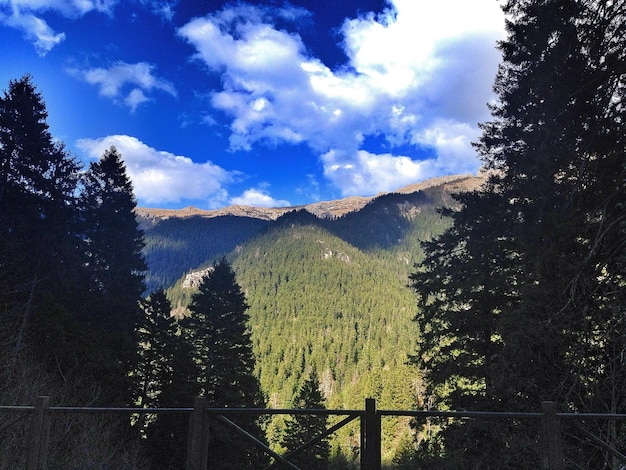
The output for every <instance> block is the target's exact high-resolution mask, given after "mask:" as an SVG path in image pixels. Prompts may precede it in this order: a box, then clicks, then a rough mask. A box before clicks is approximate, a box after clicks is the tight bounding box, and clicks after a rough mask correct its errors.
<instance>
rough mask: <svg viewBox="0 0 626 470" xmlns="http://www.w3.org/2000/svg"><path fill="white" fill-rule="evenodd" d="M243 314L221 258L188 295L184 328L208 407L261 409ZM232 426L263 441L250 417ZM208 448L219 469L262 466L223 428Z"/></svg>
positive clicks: (238, 290)
mask: <svg viewBox="0 0 626 470" xmlns="http://www.w3.org/2000/svg"><path fill="white" fill-rule="evenodd" d="M247 309H248V305H247V303H246V299H245V296H244V294H243V292H242V291H241V287H240V286H239V285H238V284H237V282H236V279H235V273H234V272H233V270H232V268H231V266H230V265H229V264H228V262H227V261H226V260H224V259H222V260H221V261H219V262H217V263H215V264H214V265H213V267H212V269H211V270H209V272H208V273H207V274H206V276H205V277H204V278H203V279H202V281H201V283H200V286H199V288H198V292H197V293H196V294H194V295H193V297H192V301H191V304H190V306H189V310H190V312H191V315H190V316H189V317H188V318H187V319H186V321H185V323H184V326H185V328H186V330H187V332H188V333H187V334H188V335H189V338H190V341H191V344H192V346H193V348H194V356H195V358H196V361H197V363H198V365H199V367H200V377H199V385H200V390H201V393H202V394H203V395H204V396H206V397H207V399H208V403H209V406H211V407H228V408H234V407H247V408H259V407H263V406H264V399H263V394H262V392H261V388H260V385H259V382H258V380H257V378H256V377H255V376H254V355H253V352H252V343H251V341H250V332H249V331H248V315H247V313H246V311H247ZM233 421H234V422H235V423H236V424H237V425H240V426H242V427H243V428H244V429H246V431H247V432H249V433H251V434H253V435H255V436H257V438H259V439H261V440H263V439H264V438H263V433H262V431H261V429H260V427H259V425H258V423H257V422H256V418H255V417H254V416H248V415H242V416H241V417H235V418H233ZM210 447H211V449H210V454H211V456H212V458H213V459H214V461H215V462H216V465H217V466H218V467H219V468H224V469H229V468H232V469H237V468H257V467H258V466H259V465H262V464H263V462H264V458H263V457H262V454H261V453H259V451H258V450H257V449H256V448H254V447H253V446H252V445H251V444H250V443H249V442H248V441H247V440H245V439H243V438H242V437H241V436H240V435H238V434H236V433H233V432H232V431H231V430H229V429H228V428H226V427H224V426H223V425H216V428H215V432H213V433H212V434H211V442H210Z"/></svg>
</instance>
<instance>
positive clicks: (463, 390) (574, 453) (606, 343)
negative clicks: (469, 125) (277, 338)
mask: <svg viewBox="0 0 626 470" xmlns="http://www.w3.org/2000/svg"><path fill="white" fill-rule="evenodd" d="M624 8H626V2H624V1H616V2H593V1H579V0H525V1H509V2H507V3H506V4H505V6H504V11H505V13H507V15H508V22H507V29H508V32H509V36H508V38H507V40H505V41H503V42H502V43H501V44H500V50H501V51H502V53H503V62H502V65H501V67H500V69H499V72H498V75H497V78H496V83H495V91H496V92H497V93H498V96H499V103H498V104H496V105H494V106H493V107H492V115H493V120H492V121H490V122H488V123H486V124H484V125H483V135H482V137H481V139H480V141H479V142H478V144H477V148H478V150H479V152H480V153H481V155H482V158H483V160H484V163H485V166H486V168H487V169H489V170H492V171H493V173H492V176H491V178H490V182H489V184H488V185H487V186H486V187H485V188H484V189H483V190H482V191H480V192H478V193H476V194H472V195H463V196H460V197H459V200H460V202H462V203H463V205H464V207H463V209H462V211H461V212H460V213H457V214H453V215H452V217H453V220H454V226H453V227H452V228H451V229H450V230H448V231H447V232H446V233H445V234H444V235H443V236H441V237H439V238H437V239H436V240H435V241H434V242H433V243H430V244H426V246H425V249H426V261H425V262H424V264H423V265H422V266H421V267H419V269H418V270H417V272H415V273H414V274H413V275H412V285H413V287H414V288H415V290H416V291H417V293H418V294H419V300H418V308H419V311H418V314H417V318H416V319H417V321H418V322H419V324H420V326H421V329H422V336H421V338H422V343H421V344H420V351H419V354H418V355H417V356H416V358H415V362H416V363H417V364H419V365H420V367H422V368H424V369H425V370H426V371H427V373H428V375H427V377H428V379H429V382H430V392H431V393H433V394H434V395H436V396H438V397H439V398H440V401H441V406H444V407H448V408H456V409H480V408H483V409H485V408H487V409H505V408H508V409H511V410H516V411H519V410H527V411H534V410H537V409H538V408H539V406H540V403H541V401H542V400H554V401H557V402H558V403H559V406H560V409H562V410H569V411H594V412H611V413H616V412H622V411H623V410H624V406H625V404H626V395H625V392H624V390H626V374H625V373H624V370H623V367H621V366H619V364H621V360H622V359H621V351H623V350H624V346H626V345H625V344H624V338H625V337H626V336H625V335H626V324H625V323H624V319H623V305H624V300H625V289H624V286H625V284H624V265H623V262H622V261H623V256H624V248H625V246H624V238H623V235H624V232H623V220H624V218H625V217H626V212H625V211H624V199H625V197H626V192H625V191H624V178H625V176H626V175H625V171H624V163H623V162H624V153H625V149H626V142H625V136H626V132H625V131H626V129H625V128H624V126H625V125H626V119H625V117H626V116H624V112H625V108H624V106H623V102H624V101H623V99H624V90H625V87H624V77H625V73H626V55H625V52H624V51H625V50H626V35H625V34H624V24H625V23H624V16H623V15H624ZM620 260H622V261H620ZM620 305H621V307H620ZM499 426H500V427H499V428H496V427H493V426H491V423H490V425H489V426H487V425H480V424H477V423H476V422H470V423H466V424H462V425H459V426H453V427H449V428H448V429H447V430H446V431H445V432H444V434H443V436H444V438H445V445H446V447H447V451H448V456H450V457H451V458H452V459H456V460H459V462H461V463H459V465H464V466H480V467H481V468H502V467H506V466H510V465H513V466H515V465H517V466H521V467H524V468H531V467H536V466H538V462H537V461H536V455H538V451H537V449H536V448H533V446H534V445H535V442H534V441H535V430H534V429H524V425H523V424H522V423H510V424H508V425H506V426H505V425H499ZM590 426H593V427H594V429H593V431H594V432H595V433H596V434H598V435H604V436H607V441H608V442H609V444H610V445H611V446H613V447H614V448H616V449H622V442H623V437H624V436H623V435H622V434H621V432H620V431H619V429H617V428H616V427H615V425H613V424H610V423H609V424H607V423H605V424H604V425H603V424H600V423H591V424H590ZM505 427H508V429H504V428H505ZM493 432H495V433H497V436H498V438H497V439H494V438H490V436H492V434H490V433H493ZM576 433H577V431H575V430H569V431H568V434H569V435H576ZM493 437H495V436H493ZM573 442H576V441H573ZM581 442H587V441H585V440H583V441H581ZM479 444H480V445H479ZM594 447H595V446H594V445H593V444H590V443H585V444H584V445H581V444H580V442H578V443H574V444H573V445H572V446H571V447H569V448H568V449H567V452H569V454H570V457H569V458H571V459H572V460H574V461H576V462H578V464H579V465H582V466H583V467H585V468H600V467H601V466H602V465H607V466H608V468H617V467H616V465H617V463H616V462H615V461H613V458H612V457H611V456H610V455H609V454H608V453H607V452H606V449H598V448H594ZM455 448H456V450H457V451H456V453H455V450H454V449H455ZM507 459H508V460H507Z"/></svg>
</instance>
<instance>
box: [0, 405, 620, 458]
mask: <svg viewBox="0 0 626 470" xmlns="http://www.w3.org/2000/svg"><path fill="white" fill-rule="evenodd" d="M16 412H17V413H24V412H29V413H30V415H31V416H30V429H29V434H28V443H27V449H26V452H27V459H26V461H27V466H26V468H27V470H44V469H46V468H47V453H48V446H49V438H50V420H51V415H52V414H54V413H87V414H93V413H114V414H128V415H129V416H130V415H133V414H135V415H137V414H159V413H186V414H189V417H190V418H189V420H190V421H189V434H188V436H187V461H186V470H206V469H207V468H210V462H209V456H208V452H207V450H208V439H209V420H210V419H216V420H219V421H221V422H222V423H224V424H226V425H227V426H229V427H231V428H233V429H234V430H236V431H237V432H238V433H240V434H242V435H244V436H245V437H246V438H247V439H249V440H250V441H252V442H253V443H254V445H256V446H258V447H260V448H261V449H263V451H265V452H266V453H268V454H269V455H271V456H272V457H273V458H274V459H275V463H274V464H272V465H270V466H269V467H267V469H270V468H275V467H279V466H282V467H287V468H291V469H296V470H297V469H298V467H297V466H296V465H294V464H293V463H291V462H289V458H290V457H292V456H295V455H297V454H299V453H301V452H303V451H304V450H306V449H308V448H309V447H312V446H313V445H315V444H316V443H317V442H319V441H320V440H322V439H324V438H326V437H328V436H329V435H331V434H332V433H334V432H336V431H337V430H338V429H340V428H341V427H343V426H345V425H347V424H348V423H350V422H352V421H354V420H356V419H360V433H361V436H360V437H361V442H360V444H361V447H360V459H361V460H360V463H361V470H380V468H381V419H382V418H383V417H385V416H409V417H415V418H429V417H433V418H453V419H536V420H538V421H539V422H540V425H539V426H540V440H541V469H542V470H562V469H563V468H564V466H563V448H562V437H561V436H562V431H561V422H562V420H564V419H575V418H578V419H611V420H626V415H625V414H607V413H605V414H602V413H557V411H556V404H555V403H554V402H543V403H542V408H541V412H536V413H524V412H521V413H520V412H487V411H424V410H378V409H377V408H376V401H375V400H374V399H372V398H368V399H366V400H365V408H364V409H362V410H327V409H271V408H258V409H256V408H209V407H208V406H207V401H206V399H205V398H202V397H199V398H196V400H195V403H194V407H193V408H97V407H67V406H50V399H49V397H47V396H40V397H37V398H36V400H35V402H34V404H33V405H31V406H0V414H2V413H16ZM241 414H252V415H259V416H260V415H276V414H286V415H298V414H317V415H327V416H331V415H332V416H343V419H341V420H340V421H339V422H338V423H337V424H335V425H333V426H331V427H330V428H328V429H327V430H326V431H325V432H323V433H321V434H320V435H319V436H317V437H315V438H314V439H312V440H311V441H309V442H306V443H304V444H303V445H302V446H301V447H300V448H298V449H295V450H294V451H292V452H290V453H289V454H287V455H280V454H277V453H276V452H274V451H273V450H272V449H270V448H269V447H268V446H267V445H265V444H264V443H263V442H261V441H259V440H258V439H256V438H255V437H254V436H252V435H250V434H249V433H247V432H246V431H245V430H244V429H241V428H239V427H238V426H237V425H236V424H235V423H234V422H233V421H231V420H230V419H229V417H232V416H234V415H241ZM589 437H590V439H592V440H594V439H595V440H597V441H598V442H596V444H597V445H598V446H599V447H601V448H603V450H604V451H606V452H608V453H609V454H611V455H612V457H614V458H617V459H618V460H620V461H622V462H623V463H626V456H624V455H622V454H621V453H619V452H618V451H617V450H616V449H614V448H612V447H611V446H610V445H609V444H607V443H605V442H602V441H601V439H599V438H597V437H596V436H593V435H591V436H589Z"/></svg>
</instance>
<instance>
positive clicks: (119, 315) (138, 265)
mask: <svg viewBox="0 0 626 470" xmlns="http://www.w3.org/2000/svg"><path fill="white" fill-rule="evenodd" d="M81 203H82V204H81V209H82V223H83V231H82V233H83V235H84V237H85V240H86V245H87V247H86V253H87V262H86V276H87V277H88V278H89V280H90V285H91V289H92V290H91V295H90V298H89V300H88V301H87V303H86V306H85V315H84V317H83V319H82V320H83V324H84V325H85V328H86V329H87V331H89V332H91V334H92V335H93V338H92V341H94V342H97V343H100V346H99V349H98V350H97V351H95V350H94V351H90V352H89V358H90V360H89V364H90V365H91V367H92V369H93V373H94V380H98V377H102V376H103V373H102V372H103V371H107V373H106V374H105V375H107V374H108V377H107V380H108V387H107V390H109V391H110V392H111V396H110V397H107V398H105V400H109V401H111V402H112V403H113V402H123V403H127V402H128V401H130V396H129V395H130V393H131V392H130V389H129V387H130V384H129V382H128V372H129V371H130V370H132V368H133V367H134V366H133V363H134V361H135V359H136V358H135V355H134V354H135V352H136V348H135V345H134V342H133V332H134V330H135V328H136V327H137V324H138V322H139V319H140V306H139V302H140V300H141V298H142V294H143V291H144V281H143V279H144V274H145V271H146V264H145V262H144V259H143V256H142V254H141V250H142V248H143V232H142V231H141V230H140V229H139V227H138V224H137V220H136V219H135V213H134V210H135V207H136V205H137V202H136V199H135V196H134V194H133V189H132V184H131V182H130V179H129V178H128V176H127V174H126V168H125V166H124V163H123V161H122V157H121V155H120V154H119V152H118V151H117V149H115V147H111V148H110V149H109V150H107V151H105V152H104V154H103V155H102V158H101V159H100V160H99V161H97V162H93V163H91V164H90V166H89V169H88V171H87V172H86V174H85V177H84V181H83V193H82V200H81Z"/></svg>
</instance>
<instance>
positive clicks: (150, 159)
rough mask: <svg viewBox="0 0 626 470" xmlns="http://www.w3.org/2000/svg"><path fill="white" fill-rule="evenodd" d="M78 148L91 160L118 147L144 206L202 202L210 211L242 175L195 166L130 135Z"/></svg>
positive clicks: (80, 143) (208, 165)
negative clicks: (229, 186)
mask: <svg viewBox="0 0 626 470" xmlns="http://www.w3.org/2000/svg"><path fill="white" fill-rule="evenodd" d="M76 146H77V147H78V148H79V149H81V150H82V151H83V152H85V154H86V155H88V156H89V157H90V158H92V159H98V158H100V156H102V154H103V153H104V152H105V151H106V150H107V149H109V148H110V147H111V146H115V147H116V148H117V150H118V151H119V152H120V154H121V155H122V158H123V160H124V163H125V165H126V171H127V172H128V176H129V178H130V179H131V181H132V183H133V188H134V192H135V196H136V197H137V198H138V199H139V201H140V203H141V204H143V205H156V204H168V203H180V202H181V201H187V202H189V203H194V204H197V203H198V202H199V201H200V202H201V203H202V204H205V205H206V207H209V208H215V207H220V206H222V205H223V204H224V203H225V202H226V201H227V198H228V194H227V191H226V189H225V185H227V184H228V183H231V182H233V181H234V180H235V179H237V178H238V176H239V175H238V174H237V173H236V172H229V171H227V170H225V169H223V168H221V167H219V166H217V165H214V164H213V163H211V162H206V163H194V162H193V161H192V160H191V159H190V158H188V157H183V156H179V155H174V154H172V153H169V152H164V151H160V150H156V149H154V148H152V147H150V146H148V145H146V144H144V143H143V142H141V141H140V140H138V139H137V138H135V137H131V136H127V135H110V136H107V137H102V138H99V139H81V140H79V141H78V142H77V143H76Z"/></svg>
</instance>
